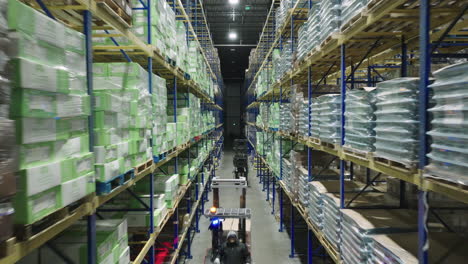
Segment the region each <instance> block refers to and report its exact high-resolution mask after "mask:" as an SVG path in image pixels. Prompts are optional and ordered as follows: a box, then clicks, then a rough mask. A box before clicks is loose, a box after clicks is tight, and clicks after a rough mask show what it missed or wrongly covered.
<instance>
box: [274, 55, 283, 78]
mask: <svg viewBox="0 0 468 264" xmlns="http://www.w3.org/2000/svg"><path fill="white" fill-rule="evenodd" d="M271 57H272V70H271V71H272V73H271V75H272V76H271V77H272V83H274V82H276V81H279V80H280V79H281V77H282V73H281V72H280V68H281V63H283V61H282V60H281V51H280V50H279V49H273V52H272V55H271Z"/></svg>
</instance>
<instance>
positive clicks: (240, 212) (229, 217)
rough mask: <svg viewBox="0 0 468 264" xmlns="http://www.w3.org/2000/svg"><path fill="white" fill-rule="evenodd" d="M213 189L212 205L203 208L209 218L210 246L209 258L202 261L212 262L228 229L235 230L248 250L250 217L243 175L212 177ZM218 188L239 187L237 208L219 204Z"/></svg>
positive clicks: (245, 181) (224, 239) (217, 254)
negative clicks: (229, 177)
mask: <svg viewBox="0 0 468 264" xmlns="http://www.w3.org/2000/svg"><path fill="white" fill-rule="evenodd" d="M211 188H212V189H213V206H212V207H211V208H209V209H205V212H203V214H204V216H205V217H207V218H209V219H210V226H209V229H210V230H211V235H212V237H211V248H210V249H209V250H208V256H209V259H208V260H207V259H205V262H204V263H213V262H214V260H215V259H216V258H217V257H218V256H219V253H220V249H221V245H222V244H223V243H224V241H226V239H227V237H226V236H227V233H228V232H229V231H236V232H237V234H238V239H239V241H240V242H242V243H244V244H245V245H246V246H247V249H248V250H249V252H250V241H251V237H250V217H251V210H250V208H246V188H247V180H246V178H245V177H239V178H238V179H237V178H236V179H221V178H219V177H214V178H213V179H212V182H211ZM220 188H241V189H242V194H241V196H240V207H239V208H223V207H221V206H220V204H219V189H220Z"/></svg>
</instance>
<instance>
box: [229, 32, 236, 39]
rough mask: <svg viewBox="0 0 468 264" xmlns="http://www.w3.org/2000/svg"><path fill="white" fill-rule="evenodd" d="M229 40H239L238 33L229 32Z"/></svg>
mask: <svg viewBox="0 0 468 264" xmlns="http://www.w3.org/2000/svg"><path fill="white" fill-rule="evenodd" d="M228 38H229V39H232V40H234V39H237V33H236V32H229V35H228Z"/></svg>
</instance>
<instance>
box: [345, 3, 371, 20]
mask: <svg viewBox="0 0 468 264" xmlns="http://www.w3.org/2000/svg"><path fill="white" fill-rule="evenodd" d="M367 2H368V0H342V1H341V23H342V24H343V25H345V24H346V23H348V21H349V20H350V19H351V18H353V17H355V16H356V15H357V14H359V13H360V12H362V10H363V9H364V7H366V5H367Z"/></svg>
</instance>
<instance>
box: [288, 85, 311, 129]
mask: <svg viewBox="0 0 468 264" xmlns="http://www.w3.org/2000/svg"><path fill="white" fill-rule="evenodd" d="M304 94H307V86H305V85H294V86H292V87H291V93H290V94H289V101H290V102H291V117H292V120H291V122H292V128H291V130H292V132H293V133H299V130H300V125H301V124H302V125H303V127H304V128H305V127H306V128H305V131H307V132H308V129H309V126H308V123H309V122H308V121H309V120H308V118H309V117H308V116H309V115H308V107H307V104H308V101H306V100H304ZM304 107H305V108H304ZM303 111H305V113H304V112H303ZM301 113H302V117H303V118H304V119H306V120H302V121H301V120H300V117H301ZM305 131H304V129H303V132H305ZM306 134H307V133H306Z"/></svg>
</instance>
